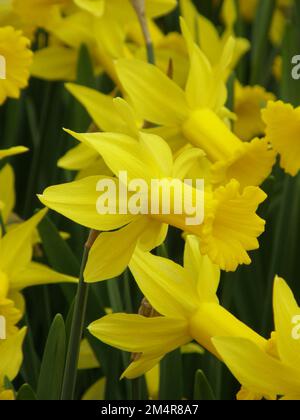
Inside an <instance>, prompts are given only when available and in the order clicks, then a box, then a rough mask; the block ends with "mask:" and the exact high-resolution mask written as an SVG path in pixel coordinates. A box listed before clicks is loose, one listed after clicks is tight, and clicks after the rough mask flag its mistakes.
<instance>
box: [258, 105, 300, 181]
mask: <svg viewBox="0 0 300 420" xmlns="http://www.w3.org/2000/svg"><path fill="white" fill-rule="evenodd" d="M262 117H263V121H264V123H265V124H266V138H267V140H268V141H269V142H270V143H271V144H272V145H273V147H274V149H275V150H276V151H277V152H278V153H279V154H280V157H281V162H280V163H281V166H282V168H283V169H284V170H285V171H286V172H287V173H289V174H290V175H292V176H295V175H297V173H298V172H299V170H300V141H299V132H300V107H298V108H293V106H292V105H290V104H285V103H283V102H282V101H277V102H269V103H268V106H267V108H266V109H265V110H263V111H262Z"/></svg>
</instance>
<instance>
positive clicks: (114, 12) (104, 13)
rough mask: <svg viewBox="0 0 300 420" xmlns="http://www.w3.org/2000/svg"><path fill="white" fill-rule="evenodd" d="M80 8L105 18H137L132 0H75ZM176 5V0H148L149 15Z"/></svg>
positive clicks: (159, 14)
mask: <svg viewBox="0 0 300 420" xmlns="http://www.w3.org/2000/svg"><path fill="white" fill-rule="evenodd" d="M74 2H75V4H77V6H79V7H80V8H82V9H84V10H86V11H88V12H90V13H91V14H93V15H95V16H97V17H102V18H103V19H105V18H107V19H109V18H112V17H113V18H114V19H115V20H118V19H123V20H125V21H127V22H128V21H130V20H135V19H136V14H135V11H134V9H133V7H132V4H131V0H74ZM175 6H176V0H146V14H147V16H148V17H158V16H161V15H164V14H166V13H168V12H170V11H171V10H172V9H174V7H175Z"/></svg>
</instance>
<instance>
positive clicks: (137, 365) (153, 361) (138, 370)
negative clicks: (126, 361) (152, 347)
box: [121, 353, 164, 379]
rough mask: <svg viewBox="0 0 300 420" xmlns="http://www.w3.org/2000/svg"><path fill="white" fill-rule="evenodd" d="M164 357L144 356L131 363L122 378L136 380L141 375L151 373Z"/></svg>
mask: <svg viewBox="0 0 300 420" xmlns="http://www.w3.org/2000/svg"><path fill="white" fill-rule="evenodd" d="M163 356H164V355H161V354H160V355H159V356H157V355H156V354H154V355H153V354H152V353H151V354H143V355H141V356H140V357H139V359H138V360H137V361H134V362H132V363H130V365H129V366H128V368H127V369H126V370H125V371H124V372H123V374H122V376H121V378H127V379H135V378H138V377H139V376H141V375H144V374H147V373H150V372H151V371H152V370H153V369H154V368H155V366H159V362H160V361H161V359H162V358H163Z"/></svg>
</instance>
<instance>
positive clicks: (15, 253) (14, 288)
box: [0, 210, 76, 332]
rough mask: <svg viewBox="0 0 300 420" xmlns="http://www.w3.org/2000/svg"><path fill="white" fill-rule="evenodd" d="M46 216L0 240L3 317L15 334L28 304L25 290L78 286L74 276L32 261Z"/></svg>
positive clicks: (19, 226) (0, 286)
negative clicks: (36, 234) (36, 237)
mask: <svg viewBox="0 0 300 420" xmlns="http://www.w3.org/2000/svg"><path fill="white" fill-rule="evenodd" d="M45 212H46V210H42V211H40V212H39V213H37V214H36V215H35V216H33V217H32V218H31V219H29V220H28V221H26V222H24V223H21V224H20V225H18V226H17V227H16V228H14V229H12V230H10V231H9V232H8V233H6V234H5V235H4V236H2V238H1V239H0V255H1V259H0V299H1V300H0V308H1V309H0V313H1V311H4V312H5V313H4V315H6V319H7V320H8V326H9V325H10V326H11V328H12V332H14V325H15V324H16V322H18V321H19V320H20V319H21V317H22V314H23V312H24V300H23V297H22V295H21V293H20V292H21V291H22V290H23V289H25V288H26V287H30V286H34V285H41V284H50V283H64V282H68V283H69V282H76V279H74V278H73V277H71V276H67V275H64V274H61V273H58V272H56V271H54V270H51V269H50V268H48V267H46V266H45V265H43V264H40V263H36V262H33V261H31V260H32V236H33V234H34V232H35V229H36V227H37V225H38V224H39V223H40V221H41V220H42V218H43V217H44V216H45ZM1 302H2V304H1Z"/></svg>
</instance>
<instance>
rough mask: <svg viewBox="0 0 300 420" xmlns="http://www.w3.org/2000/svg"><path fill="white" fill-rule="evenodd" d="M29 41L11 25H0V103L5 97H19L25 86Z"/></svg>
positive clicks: (29, 62) (26, 82) (29, 60)
mask: <svg viewBox="0 0 300 420" xmlns="http://www.w3.org/2000/svg"><path fill="white" fill-rule="evenodd" d="M29 44H30V41H29V39H27V38H25V37H24V36H23V34H22V32H21V31H19V30H15V29H14V28H13V27H12V26H4V27H0V105H2V104H3V103H4V101H5V100H6V99H7V98H19V96H20V91H21V89H23V88H25V87H27V84H28V79H29V68H30V65H31V61H32V52H31V50H30V49H29Z"/></svg>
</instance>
